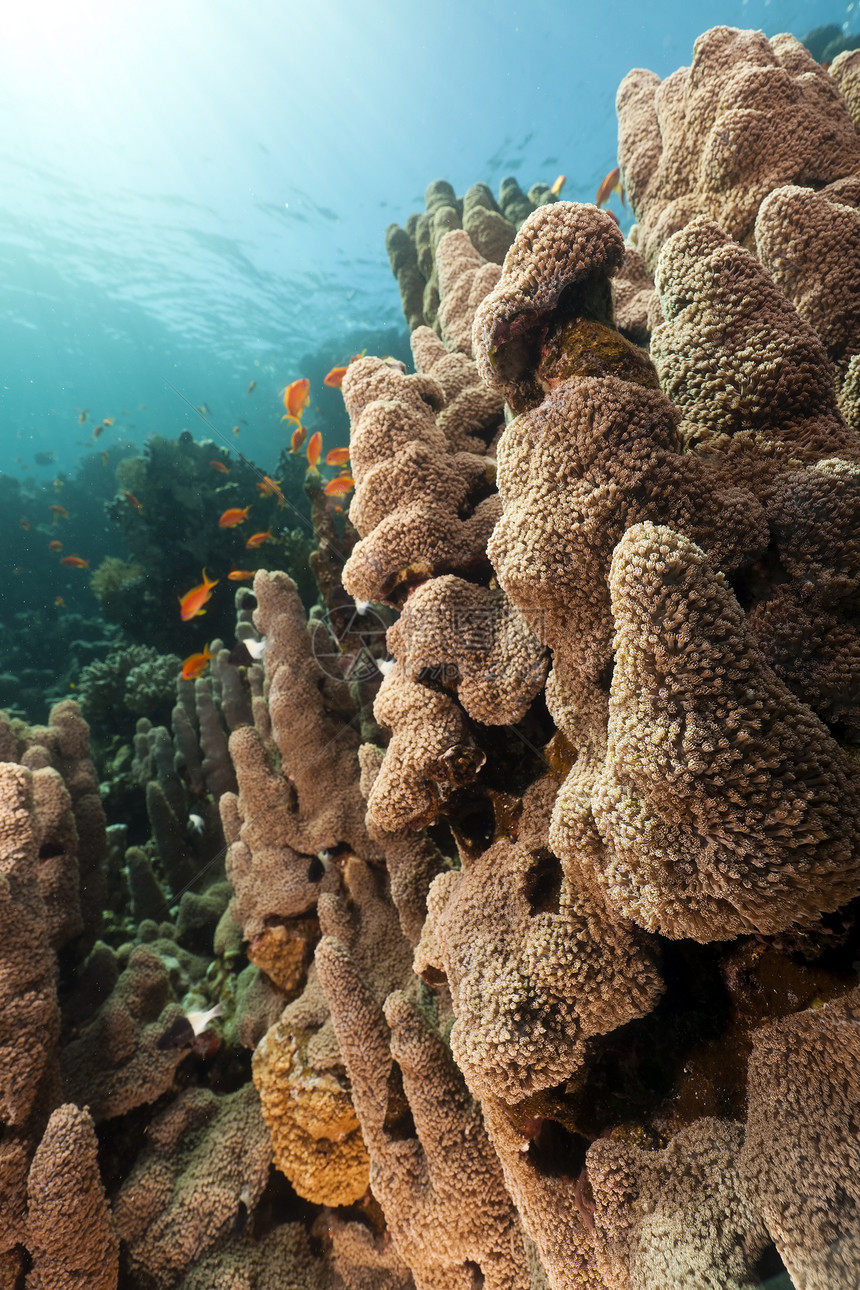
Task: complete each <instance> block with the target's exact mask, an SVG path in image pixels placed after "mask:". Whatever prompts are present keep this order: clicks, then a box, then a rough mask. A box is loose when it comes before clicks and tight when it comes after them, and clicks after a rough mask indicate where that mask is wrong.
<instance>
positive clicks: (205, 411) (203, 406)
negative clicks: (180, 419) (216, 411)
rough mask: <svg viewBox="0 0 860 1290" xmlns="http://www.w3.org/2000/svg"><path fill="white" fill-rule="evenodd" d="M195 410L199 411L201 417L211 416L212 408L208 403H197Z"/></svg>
mask: <svg viewBox="0 0 860 1290" xmlns="http://www.w3.org/2000/svg"><path fill="white" fill-rule="evenodd" d="M197 411H198V412H199V413H200V415H201V416H202V417H211V415H212V410H211V408H210V407H209V404H208V403H198V404H197Z"/></svg>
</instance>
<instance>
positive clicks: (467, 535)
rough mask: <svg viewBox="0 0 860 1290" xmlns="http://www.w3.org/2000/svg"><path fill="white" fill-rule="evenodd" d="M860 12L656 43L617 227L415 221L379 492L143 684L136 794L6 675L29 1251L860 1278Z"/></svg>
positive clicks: (1, 785) (139, 1287) (52, 1260)
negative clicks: (830, 53)
mask: <svg viewBox="0 0 860 1290" xmlns="http://www.w3.org/2000/svg"><path fill="white" fill-rule="evenodd" d="M855 62H856V59H855V57H854V56H853V55H850V54H845V55H840V58H839V59H837V60H836V61H835V62H834V64H833V69H832V73H831V74H830V75H828V73H827V72H826V70H825V69H823V68H822V67H820V66H819V65H817V64H816V63H815V62H814V61H813V60H812V58H811V56H810V55H809V54H808V53H807V52H805V51H804V50H803V48H802V47H801V46H800V45H799V44H798V42H796V41H795V40H793V38H791V37H785V36H777V37H774V38H772V39H770V40H768V39H767V38H765V37H764V36H763V35H761V33H751V32H747V33H744V32H735V31H732V30H730V29H728V28H716V29H714V31H712V32H709V33H707V34H706V35H705V36H704V37H702V38H701V39H700V41H699V42H697V45H696V49H695V52H694V58H693V63H692V66H691V67H690V68H684V69H681V70H680V71H679V72H677V73H675V74H674V75H673V76H670V77H669V78H667V79H666V80H665V81H663V82H660V81H659V79H658V78H656V77H654V76H653V75H652V74H650V73H647V72H642V71H635V72H632V73H631V74H630V75H629V76H628V77H627V78H626V80H625V82H624V84H623V85H622V87H621V90H620V91H619V113H620V129H621V146H620V153H621V155H620V160H621V166H622V171H623V172H624V177H625V179H626V183H627V188H628V192H629V195H630V197H631V201H632V203H633V206H634V210H635V212H636V214H637V217H638V219H639V221H640V223H639V227H638V229H637V230H636V231H635V232H634V233H633V234H632V235H631V240H630V242H629V243H628V244H627V245H625V243H624V239H623V238H622V236H621V233H620V231H619V229H618V227H617V225H616V223H615V222H614V221H613V219H612V218H611V217H610V216H608V215H607V214H605V213H603V212H600V211H598V210H597V209H596V208H594V207H592V206H585V205H581V204H579V203H572V202H560V201H557V200H555V195H554V194H553V193H551V192H550V190H549V189H547V188H546V187H545V186H536V187H535V188H534V189H533V190H531V192H530V194H529V196H528V197H526V195H525V194H523V193H522V191H521V190H520V189H519V186H518V185H517V184H516V183H515V181H505V182H504V183H503V185H502V189H501V191H500V194H499V200H498V202H496V200H495V199H494V198H493V196H492V194H491V193H490V191H489V190H488V189H487V188H486V186H484V185H475V186H474V187H473V188H471V189H469V191H468V192H467V193H466V195H465V198H463V199H460V198H457V196H456V194H455V193H454V191H453V189H452V188H451V187H450V185H447V184H445V183H444V182H442V181H437V182H436V183H434V184H432V185H431V186H430V188H429V189H428V191H427V210H426V213H425V214H422V215H420V216H414V217H410V219H409V221H407V228H406V229H405V230H403V229H398V228H397V227H396V226H393V227H392V228H391V229H389V232H388V237H387V241H388V245H389V250H390V252H391V255H392V266H393V267H394V269H395V272H396V274H397V276H398V281H399V284H400V287H401V292H402V294H403V299H404V309H405V311H406V312H407V316H408V317H409V320H410V325H411V327H412V330H413V335H412V347H413V354H414V358H415V364H416V369H417V370H416V372H415V374H414V375H407V374H406V372H405V370H404V369H403V365H402V364H400V363H398V362H396V361H394V360H391V359H376V358H370V357H362V358H359V359H356V360H355V361H354V362H352V363H350V364H349V367H348V370H347V373H346V376H345V378H344V382H343V394H344V399H345V403H346V407H347V410H348V412H349V415H350V419H351V447H350V451H351V460H352V470H353V474H354V479H355V482H356V494H355V498H354V500H353V503H352V506H351V515H350V518H351V521H352V523H353V524H354V530H353V529H350V528H347V530H346V540H345V542H344V543H343V548H342V550H339V548H338V547H337V538H338V533H339V528H338V525H339V524H341V523H343V521H341V520H338V522H337V523H335V520H334V517H333V514H332V513H330V512H329V511H328V510H327V501H326V499H325V494H324V493H323V492H322V489H321V487H320V486H319V483H318V482H315V481H314V480H313V479H312V480H311V483H310V486H309V488H308V494H309V497H310V499H311V506H312V510H313V513H314V526H315V534H316V536H317V538H318V540H319V549H318V551H317V552H316V554H315V558H314V561H313V567H314V570H315V572H316V574H317V576H318V582H319V587H320V593H321V597H322V604H321V605H318V606H317V607H316V608H315V609H314V610H312V611H311V614H310V616H309V617H307V616H306V615H305V611H304V608H303V606H302V603H301V599H300V597H299V594H298V590H297V587H296V584H295V583H294V582H293V581H292V580H291V579H290V578H288V577H287V576H286V575H285V574H282V573H278V572H267V571H261V572H259V573H258V574H257V577H256V580H255V584H254V593H253V596H252V595H251V594H250V593H248V592H246V591H243V592H240V593H239V596H238V598H237V604H236V609H237V612H238V618H239V624H238V628H237V638H238V639H239V641H240V642H244V644H242V643H240V645H239V646H238V647H237V649H236V650H235V651H228V650H227V649H226V648H223V647H222V646H221V644H220V642H215V643H214V644H213V647H212V649H213V654H214V659H213V665H212V672H211V676H210V677H209V678H206V679H198V680H197V681H196V682H181V683H180V685H179V691H178V699H179V702H178V704H177V706H176V708H175V709H174V713H173V719H172V725H173V736H172V737H171V735H170V733H168V731H167V729H166V728H164V727H158V726H153V725H152V722H151V721H150V720H149V717H150V716H151V715H154V713H153V712H152V711H151V710H150V709H149V708H148V707H147V705H148V704H149V703H150V701H151V702H152V703H156V702H159V701H160V697H159V695H158V694H156V693H155V691H154V690H153V691H152V696H151V699H150V698H147V697H146V695H147V694H149V691H148V690H147V689H146V686H145V685H144V686H143V687H142V689H141V694H142V695H143V696H144V698H143V699H142V703H143V705H144V707H147V712H146V716H145V717H143V718H142V720H141V722H140V725H139V729H138V733H137V736H136V738H135V756H134V761H133V764H132V765H131V766H130V778H131V779H132V780H133V781H134V782H135V783H136V784H137V785H138V786H142V785H146V792H147V804H148V807H149V814H148V817H145V816H144V815H143V812H142V811H141V812H140V818H139V819H135V818H133V817H131V818H129V820H128V821H127V822H126V823H123V824H122V825H114V827H113V828H112V829H111V833H110V845H109V846H107V845H106V838H105V827H104V826H105V820H104V813H103V811H102V806H101V800H100V793H99V786H98V782H97V779H96V775H95V772H94V769H93V765H92V763H91V761H90V758H89V749H88V732H87V728H86V725H85V723H84V721H83V719H82V717H81V715H80V712H79V710H78V709H77V707H76V705H75V704H73V703H69V702H65V703H61V704H60V705H58V707H56V708H55V709H54V711H53V712H52V714H51V720H50V723H49V725H47V726H44V727H33V728H30V727H25V726H23V725H22V723H20V722H15V721H11V720H7V719H6V718H0V1004H2V1006H0V1057H1V1058H2V1061H0V1130H2V1132H0V1216H2V1222H0V1283H2V1284H3V1285H6V1284H8V1285H10V1286H12V1285H20V1284H23V1283H24V1281H25V1280H26V1282H27V1284H28V1285H31V1284H32V1285H33V1286H34V1287H36V1286H45V1287H46V1288H47V1287H48V1286H52V1285H55V1284H56V1285H59V1284H63V1285H66V1284H69V1285H71V1284H78V1283H83V1281H86V1283H87V1284H88V1285H94V1286H98V1287H99V1290H111V1287H114V1286H116V1285H123V1286H125V1285H128V1287H129V1290H204V1287H205V1290H213V1288H214V1290H237V1288H241V1290H263V1287H269V1286H272V1287H274V1286H280V1285H283V1284H286V1283H287V1282H289V1284H290V1285H295V1286H296V1287H297V1290H298V1288H299V1287H302V1288H303V1290H304V1287H308V1290H309V1288H310V1287H314V1290H371V1287H372V1288H373V1290H410V1287H415V1288H416V1290H474V1287H475V1286H477V1285H479V1284H480V1285H483V1286H486V1287H487V1290H672V1288H674V1287H677V1288H678V1290H681V1287H688V1286H690V1285H694V1284H695V1285H696V1286H697V1287H698V1286H701V1287H706V1288H708V1290H710V1288H713V1290H725V1288H726V1287H736V1290H752V1287H754V1286H756V1285H758V1284H760V1282H761V1281H762V1280H763V1279H765V1278H766V1277H769V1276H770V1275H771V1274H774V1273H778V1272H780V1271H783V1272H785V1274H786V1275H787V1276H789V1277H790V1278H791V1279H792V1282H793V1283H794V1284H795V1285H796V1286H797V1287H798V1288H800V1287H809V1288H810V1290H819V1288H820V1290H831V1287H833V1286H836V1285H839V1286H843V1285H845V1286H848V1285H855V1284H858V1283H860V1243H858V1239H857V1229H858V1214H860V1194H858V1187H857V1181H856V1180H857V1176H858V1170H860V1159H858V1158H857V1133H858V1123H860V1088H858V1081H857V1074H856V1068H857V1060H858V1057H860V1053H858V1051H857V1049H858V1043H857V1039H856V1035H857V1033H858V1026H860V1010H858V990H857V964H858V962H860V931H858V925H857V909H856V902H857V898H858V894H860V770H858V767H860V760H858V754H857V748H858V741H860V686H858V675H860V641H858V636H857V630H858V622H857V600H858V587H860V546H858V542H857V532H858V525H860V440H858V436H857V430H856V427H857V425H858V423H860V414H858V413H857V408H858V407H860V353H858V349H860V347H858V343H857V340H858V335H857V329H858V318H857V309H856V300H855V297H856V295H857V291H856V286H857V279H858V267H857V263H856V260H857V255H856V251H857V227H856V214H857V206H858V202H859V201H860V189H858V183H860V180H858V174H860V145H858V141H857V135H856V131H855V129H854V126H853V125H852V113H853V114H854V119H855V120H856V111H855V107H856V105H855V104H854V99H853V98H852V94H853V93H854V88H855V87H854V85H853V81H852V77H853V76H854V72H855V71H856V67H855ZM855 79H856V78H855ZM840 87H842V89H843V91H844V98H843V97H841V96H840ZM854 97H855V98H856V95H854ZM754 249H755V252H756V254H754ZM503 261H504V263H502V262H503ZM821 266H825V268H826V271H824V270H822V267H821ZM651 274H653V275H654V276H653V282H652V278H651ZM649 338H650V352H648V351H646V348H645V345H646V343H648V342H649ZM473 355H474V357H473ZM207 451H208V450H207ZM132 464H134V463H132ZM272 505H274V502H272ZM126 521H127V522H128V523H133V522H134V516H133V515H132V514H131V511H130V510H129V512H128V514H127V515H126ZM356 534H357V538H356ZM339 555H340V556H342V557H344V567H343V572H342V583H341V581H340V576H339ZM377 611H379V612H378V613H377ZM395 615H399V617H397V619H396V621H394V616H395ZM345 623H346V624H347V625H346V626H345V625H344V624H345ZM371 624H372V625H371ZM386 629H387V631H386ZM374 631H375V632H376V634H377V636H376V639H373V637H374ZM383 633H385V648H386V649H387V651H388V653H389V654H391V655H393V658H385V657H384V655H383ZM252 652H253V655H254V657H255V658H256V657H257V656H259V661H257V662H254V661H252V657H251V654H252ZM120 670H122V669H120ZM114 679H115V678H114ZM143 680H145V678H143ZM156 688H157V687H156ZM161 698H163V696H161ZM371 706H373V709H374V718H371V716H370V709H371ZM228 736H229V746H228ZM128 756H129V759H130V753H129V754H128ZM140 796H141V801H142V794H141V795H140ZM216 804H217V808H216ZM216 809H217V810H218V811H220V815H221V818H222V819H223V825H224V835H225V836H226V841H227V844H228V848H229V852H228V856H227V865H226V868H227V874H228V877H229V879H230V884H231V888H229V887H228V885H227V883H225V882H221V881H218V878H219V876H220V874H219V866H220V861H221V859H223V850H224V848H223V847H222V842H223V839H222V836H221V834H220V830H219V828H218V822H217V818H216ZM147 819H148V822H149V827H150V830H151V833H152V834H153V836H152V837H149V838H146V837H141V836H139V833H140V830H141V829H144V828H145V826H146V823H147ZM129 842H130V843H132V845H130V846H129V845H128V843H129ZM201 869H202V870H203V873H205V874H208V878H204V877H203V874H202V873H201ZM213 879H214V881H213ZM192 886H196V887H199V888H203V889H202V890H191V887H192ZM231 889H232V900H230V899H229V898H230V894H231ZM228 902H229V904H228ZM106 903H107V911H106V913H105V914H104V916H103V913H102V911H103V907H104V906H105V904H106ZM168 918H169V919H170V921H166V920H167V919H168ZM162 920H163V921H162ZM99 936H102V937H103V939H101V940H99V939H97V937H99ZM216 1002H217V1004H218V1007H217V1008H215V1009H214V1011H213V1004H215V1003H216ZM219 1012H221V1013H222V1014H223V1015H221V1016H218V1015H216V1014H217V1013H219ZM248 1048H251V1049H254V1050H255V1051H254V1053H253V1058H250V1057H249V1055H248V1053H247V1052H246V1051H243V1049H248ZM251 1069H252V1070H253V1080H252V1079H251V1077H250V1071H251ZM94 1126H95V1127H94ZM96 1129H97V1131H98V1135H99V1137H98V1142H97V1139H96ZM284 1175H286V1177H284ZM287 1180H289V1182H288V1181H287Z"/></svg>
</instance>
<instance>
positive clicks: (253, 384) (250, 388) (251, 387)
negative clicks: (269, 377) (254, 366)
mask: <svg viewBox="0 0 860 1290" xmlns="http://www.w3.org/2000/svg"><path fill="white" fill-rule="evenodd" d="M256 388H257V382H256V381H251V382H249V384H248V388H247V390H246V391H245V393H246V394H253V393H254V391H255V390H256Z"/></svg>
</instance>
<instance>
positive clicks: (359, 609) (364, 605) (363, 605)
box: [355, 600, 371, 615]
mask: <svg viewBox="0 0 860 1290" xmlns="http://www.w3.org/2000/svg"><path fill="white" fill-rule="evenodd" d="M370 604H371V602H370V601H369V600H356V602H355V612H356V613H357V614H362V615H364V614H366V613H367V611H368V609H369V608H370Z"/></svg>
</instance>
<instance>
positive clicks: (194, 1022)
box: [185, 1003, 224, 1038]
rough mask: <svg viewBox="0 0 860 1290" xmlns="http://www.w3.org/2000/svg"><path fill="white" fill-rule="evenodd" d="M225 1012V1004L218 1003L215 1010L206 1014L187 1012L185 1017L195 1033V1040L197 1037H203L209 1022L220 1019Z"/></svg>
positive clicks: (212, 1009) (210, 1009) (209, 1010)
mask: <svg viewBox="0 0 860 1290" xmlns="http://www.w3.org/2000/svg"><path fill="white" fill-rule="evenodd" d="M223 1011H224V1005H223V1003H216V1004H215V1007H214V1008H209V1009H208V1010H207V1011H206V1012H186V1014H185V1016H186V1018H187V1020H188V1024H189V1025H190V1026H191V1029H192V1030H193V1031H194V1035H195V1038H196V1037H197V1035H202V1034H203V1031H204V1030H205V1029H206V1027H207V1026H208V1025H209V1022H210V1021H214V1020H215V1018H216V1017H220V1016H221V1014H222V1013H223Z"/></svg>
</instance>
